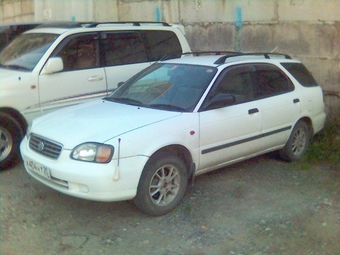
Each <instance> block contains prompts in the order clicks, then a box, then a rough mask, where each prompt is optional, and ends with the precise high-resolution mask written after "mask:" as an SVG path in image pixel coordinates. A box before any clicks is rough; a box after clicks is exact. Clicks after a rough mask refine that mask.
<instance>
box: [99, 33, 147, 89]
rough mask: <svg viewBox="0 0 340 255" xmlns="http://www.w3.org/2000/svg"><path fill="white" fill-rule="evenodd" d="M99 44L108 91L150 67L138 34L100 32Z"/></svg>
mask: <svg viewBox="0 0 340 255" xmlns="http://www.w3.org/2000/svg"><path fill="white" fill-rule="evenodd" d="M101 43H102V57H103V65H104V66H105V73H106V77H107V89H108V90H109V91H112V90H114V89H116V88H117V84H118V83H119V82H125V81H126V80H127V79H129V78H130V77H132V76H133V75H135V74H136V73H138V72H139V71H141V70H142V69H144V68H146V67H148V66H149V65H150V63H149V62H148V59H147V56H146V52H145V48H144V45H143V42H142V39H141V37H140V35H139V33H138V32H134V31H124V32H122V31H118V32H117V31H105V32H101Z"/></svg>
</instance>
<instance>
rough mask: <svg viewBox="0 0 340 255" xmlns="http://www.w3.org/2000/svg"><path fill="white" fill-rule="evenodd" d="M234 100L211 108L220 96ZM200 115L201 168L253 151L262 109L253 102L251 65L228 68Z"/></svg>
mask: <svg viewBox="0 0 340 255" xmlns="http://www.w3.org/2000/svg"><path fill="white" fill-rule="evenodd" d="M221 96H222V97H228V96H229V97H230V96H232V97H233V98H234V99H235V102H234V104H232V105H227V106H223V105H221V106H220V107H217V108H214V109H209V105H210V102H209V101H211V102H213V100H214V98H217V97H221ZM199 118H200V152H201V155H200V165H201V168H203V169H199V170H198V172H199V171H200V170H201V171H202V170H203V171H206V170H209V168H208V167H209V166H215V168H216V166H223V164H224V163H226V162H230V161H234V160H237V159H239V158H242V157H245V156H248V155H251V154H254V153H256V152H257V151H258V146H259V144H261V120H262V112H261V111H260V108H259V102H257V101H253V90H252V81H251V75H250V67H249V65H247V64H242V65H237V66H233V67H228V68H227V69H226V70H224V71H223V72H222V73H221V74H220V76H219V78H218V79H217V81H216V83H215V85H214V87H213V88H212V89H211V91H210V92H209V95H208V96H207V99H206V101H205V102H204V103H203V107H202V109H201V112H200V113H199Z"/></svg>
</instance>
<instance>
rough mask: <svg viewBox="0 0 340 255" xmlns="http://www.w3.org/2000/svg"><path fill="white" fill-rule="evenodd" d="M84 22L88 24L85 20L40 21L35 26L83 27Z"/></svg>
mask: <svg viewBox="0 0 340 255" xmlns="http://www.w3.org/2000/svg"><path fill="white" fill-rule="evenodd" d="M84 24H88V23H86V22H71V21H70V22H67V21H57V22H47V23H42V24H41V25H39V26H37V28H49V27H50V28H76V27H83V26H84Z"/></svg>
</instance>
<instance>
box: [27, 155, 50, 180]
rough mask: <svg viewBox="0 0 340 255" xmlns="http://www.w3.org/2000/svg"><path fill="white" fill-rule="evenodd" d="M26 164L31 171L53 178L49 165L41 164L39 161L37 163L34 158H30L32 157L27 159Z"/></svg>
mask: <svg viewBox="0 0 340 255" xmlns="http://www.w3.org/2000/svg"><path fill="white" fill-rule="evenodd" d="M25 165H26V167H27V168H28V169H29V170H31V171H33V172H35V173H37V174H39V175H42V176H44V177H46V178H48V179H51V170H50V169H49V168H48V167H45V166H43V165H40V164H39V163H37V162H35V161H33V160H30V159H28V160H26V161H25Z"/></svg>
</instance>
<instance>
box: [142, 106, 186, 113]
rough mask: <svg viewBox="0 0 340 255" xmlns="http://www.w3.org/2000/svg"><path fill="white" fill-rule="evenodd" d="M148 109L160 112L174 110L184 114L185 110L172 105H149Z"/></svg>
mask: <svg viewBox="0 0 340 255" xmlns="http://www.w3.org/2000/svg"><path fill="white" fill-rule="evenodd" d="M148 107H151V108H156V109H162V110H174V111H179V112H185V111H186V109H185V108H183V107H180V106H176V105H172V104H150V105H148Z"/></svg>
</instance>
